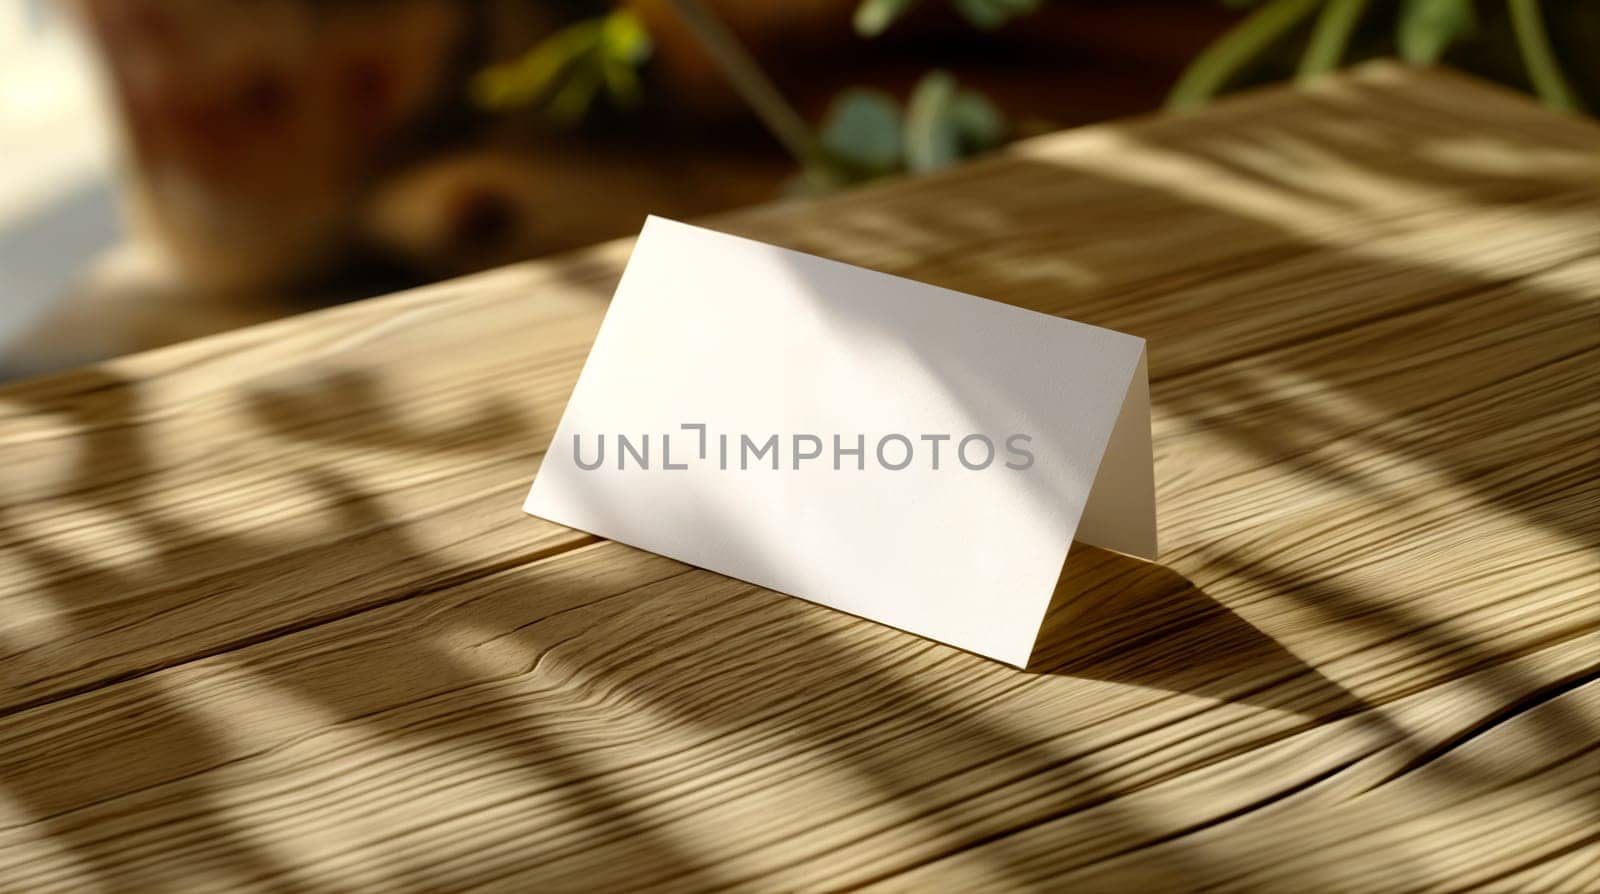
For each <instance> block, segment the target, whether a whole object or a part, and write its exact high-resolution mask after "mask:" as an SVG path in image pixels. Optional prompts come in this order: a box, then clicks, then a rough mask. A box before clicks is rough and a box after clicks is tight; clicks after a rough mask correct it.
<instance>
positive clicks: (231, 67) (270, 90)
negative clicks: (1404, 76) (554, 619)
mask: <svg viewBox="0 0 1600 894" xmlns="http://www.w3.org/2000/svg"><path fill="white" fill-rule="evenodd" d="M1378 56H1398V57H1400V58H1403V59H1405V60H1406V61H1408V62H1411V63H1415V64H1447V65H1452V66H1456V67H1460V68H1463V69H1466V70H1468V71H1471V72H1473V73H1475V74H1477V75H1479V76H1482V77H1487V78H1490V79H1493V80H1497V81H1500V82H1501V83H1504V84H1506V85H1507V86H1509V87H1511V88H1513V89H1518V90H1524V91H1527V92H1529V93H1531V94H1534V95H1536V96H1537V97H1538V98H1539V99H1540V100H1541V101H1543V102H1546V103H1547V104H1549V105H1551V106H1552V107H1555V108H1558V109H1561V110H1563V111H1565V112H1568V113H1571V114H1588V112H1589V110H1592V109H1595V108H1597V107H1600V2H1593V0H1476V2H1474V0H1229V2H1219V0H782V2H779V0H771V2H762V0H621V2H589V0H0V158H3V164H0V377H9V376H18V375H28V374H34V373H39V372H44V371H48V370H52V369H58V368H62V367H65V366H69V365H75V364H78V363H82V362H86V361H90V360H94V359H99V358H104V357H109V356H115V355H118V354H123V353H128V352H131V351H135V350H142V349H145V348H150V347H156V346H159V345H162V344H167V343H171V342H174V341H178V340H182V339H186V338H191V337H194V336H197V335H202V334H206V333H210V332H216V331H221V330H224V329H228V328H232V327H236V326H240V325H245V324H248V323H252V322H257V321H261V320H266V319H272V318H274V317H279V316H283V315H286V314H291V313H295V312H299V311H302V310H306V309H310V308H314V307H318V306H323V305H327V304H330V303H335V302H340V301H347V300H352V299H355V298H361V297H366V296H370V295H375V294H381V293H384V292H388V291H393V290H396V289H400V288H405V287H408V286H413V285H419V284H423V283H426V282H430V281H433V280H437V279H440V278H444V277H449V276H455V275H459V274H463V273H468V272H471V271H474V270H478V269H482V268H485V267H489V266H494V265H499V264H503V263H508V262H512V261H516V260H521V259H526V258H533V257H538V256H540V255H543V254H547V253H550V252H557V251H561V250H564V249H570V248H574V247H577V246H581V245H586V244H589V243H592V242H596V241H599V240H603V239H607V238H611V237H615V236H621V235H625V234H629V233H632V232H634V231H636V230H637V228H638V227H639V225H640V223H641V222H642V220H643V217H644V216H645V215H646V214H647V213H656V214H662V215H666V216H670V217H679V218H687V217H694V216H696V215H701V214H705V213H708V212H713V211H718V210H722V209H727V208H732V207H737V206H741V205H747V204H752V203H757V202H763V201H770V200H774V199H786V200H792V201H805V200H807V197H812V196H817V195H825V194H827V193H830V192H835V191H839V190H844V189H852V188H857V187H859V186H860V185H862V184H865V183H868V182H870V181H873V180H876V179H879V178H883V177H895V176H916V175H919V174H921V173H924V172H927V171H933V170H937V169H940V168H943V167H948V166H950V165H954V164H959V163H961V162H962V161H963V160H965V159H967V158H970V157H973V156H976V155H981V154H983V153H985V152H989V151H993V150H995V149H996V148H998V147H1000V146H1002V145H1004V144H1005V143H1006V142H1008V141H1011V140H1015V139H1019V138H1025V137H1027V136H1029V135H1032V134H1037V133H1043V132H1048V131H1052V130H1057V129H1060V128H1064V127H1071V126H1076V125H1081V124H1086V123H1091V122H1095V121H1101V120H1105V119H1109V118H1116V117H1121V116H1126V115H1132V114H1143V113H1158V114H1170V113H1182V111H1183V110H1184V109H1186V108H1192V107H1195V106H1200V105H1204V104H1205V103H1206V102H1209V101H1211V100H1212V99H1213V98H1214V97H1215V96H1217V95H1218V94H1220V93H1223V92H1227V91H1230V90H1234V89H1240V88H1243V87H1248V86H1252V85H1256V84H1262V83H1267V82H1272V81H1279V80H1285V79H1292V78H1300V79H1308V78H1314V77H1318V76H1320V75H1322V74H1324V73H1325V72H1327V71H1330V70H1332V69H1335V68H1338V67H1341V66H1345V65H1351V64H1356V63H1358V62H1360V61H1362V60H1365V59H1370V58H1373V57H1378Z"/></svg>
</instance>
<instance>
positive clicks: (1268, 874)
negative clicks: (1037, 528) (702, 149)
mask: <svg viewBox="0 0 1600 894" xmlns="http://www.w3.org/2000/svg"><path fill="white" fill-rule="evenodd" d="M710 223H711V224H712V225H713V226H716V227H719V228H722V229H726V230H731V231H734V232H738V233H742V234H748V235H752V236H756V237H759V238H762V239H766V240H770V241H775V242H778V243H781V244H784V245H789V246H793V247H796V248H800V249H803V250H807V251H811V252H816V253H819V254H822V255H826V256H829V257H835V258H839V259H842V260H846V261H851V262H855V263H859V264H864V265H867V266H870V267H875V268H878V269H882V270H887V271H891V272H895V273H903V274H907V275H910V276H914V277H916V278H918V279H922V280H926V281H929V282H934V283H938V284H940V285H945V286H950V287H953V288H956V289H961V290H964V291H969V292H975V293H979V294H982V295H987V296H991V297H994V298H997V299H1000V300H1004V301H1010V302H1014V303H1017V304H1023V305H1027V306H1029V307H1034V308H1038V309H1042V310H1046V311H1049V312H1053V313H1062V314H1067V315H1070V316H1072V317H1074V318H1077V319H1081V320H1085V321H1088V322H1093V323H1099V324H1103V325H1106V326H1111V327H1115V328H1117V329H1121V330H1125V331H1128V332H1132V333H1136V334H1139V335H1142V336H1145V337H1146V338H1148V339H1149V341H1150V346H1151V373H1152V378H1153V388H1154V403H1155V420H1154V426H1155V433H1156V453H1157V459H1156V472H1157V478H1158V480H1159V491H1160V506H1161V517H1162V533H1163V542H1164V544H1165V552H1164V555H1163V561H1162V563H1161V564H1159V565H1152V564H1145V563H1141V562H1138V561H1135V560H1132V559H1126V558H1122V557H1119V556H1115V555H1111V554H1108V553H1103V552H1095V551H1092V550H1086V549H1085V550H1075V551H1074V556H1075V558H1074V559H1073V560H1072V562H1071V563H1070V566H1071V567H1070V568H1069V572H1070V574H1069V576H1068V578H1067V580H1068V585H1067V586H1064V587H1063V588H1062V592H1061V593H1060V594H1059V595H1060V599H1059V603H1058V608H1057V609H1056V610H1053V613H1052V621H1051V622H1050V623H1049V624H1047V629H1046V631H1045V634H1044V636H1043V639H1042V645H1041V648H1040V650H1039V653H1038V655H1037V656H1036V657H1035V660H1034V666H1033V667H1032V668H1031V669H1030V671H1028V672H1021V671H1017V670H1014V669H1011V668H1008V667H1005V666H1002V665H1000V664H996V663H994V662H990V661H986V660H984V659H981V658H977V657H974V656H972V655H968V654H965V653H962V652H959V651H956V650H954V649H951V648H947V647H944V646H941V645H938V644H935V643H931V642H928V641H925V640H921V639H918V638H916V637H913V636H910V635H906V634H903V633H899V632H897V631H894V630H891V629H888V628H885V627H881V626H878V625H875V624H871V623H867V622H863V621H860V620H856V619H854V618H851V617H847V616H845V615H843V614H839V613H835V612H832V611H828V610H826V609H822V608H819V607H816V606H812V605H809V604H807V603H805V602H803V601H801V600H797V599H791V598H787V597H783V596H778V595H775V594H772V593H769V592H766V591H763V590H760V589H756V588H752V587H750V586H748V585H745V584H742V583H739V582H737V581H734V580H730V579H727V578H723V577H720V576H718V575H716V574H712V573H709V572H705V571H700V570H696V569H693V568H690V567H686V566H684V565H680V564H678V563H675V562H672V561H669V560H666V559H663V558H659V557H656V556H653V555H650V554H647V553H643V552H639V551H636V550H633V549H628V548H625V547H622V546H619V545H617V544H613V543H609V542H605V541H601V540H598V539H596V538H594V537H592V536H588V535H584V534H580V533H575V532H573V531H569V530H565V529H562V528H559V527H557V526H554V525H551V524H548V523H544V522H541V521H538V520H535V519H531V518H528V517H525V516H523V515H522V514H521V513H520V511H519V503H520V501H521V498H522V496H523V494H524V490H525V488H526V486H527V484H528V482H529V481H530V480H531V478H532V476H533V473H534V471H535V469H536V467H537V466H538V462H539V457H540V454H541V451H542V449H543V447H544V446H545V444H546V442H547V441H548V439H549V437H550V435H551V431H552V429H553V427H554V425H555V423H556V421H557V417H558V415H559V414H560V412H561V409H562V407H563V405H564V402H565V400H566V398H567V395H568V392H569V390H570V389H571V387H572V384H573V382H574V379H575V377H576V375H577V373H578V370H579V367H580V365H581V364H582V362H583V359H584V356H585V353H586V350H587V348H588V345H589V343H590V340H591V338H592V336H593V334H594V332H595V328H596V326H597V325H598V323H599V321H600V318H601V315H602V313H603V312H604V310H605V306H606V299H607V296H608V295H609V294H610V292H611V290H612V287H613V285H614V283H615V280H616V278H617V274H618V271H619V269H620V266H621V264H622V262H623V260H624V259H625V257H626V255H627V252H628V244H627V243H626V242H618V243H613V244H607V245H602V246H599V247H597V248H594V249H592V250H587V251H583V252H580V253H577V254H574V255H570V256H567V257H564V258H559V259H556V260H553V261H542V262H538V263H532V264H527V265H524V266H520V267H515V268H511V269H506V270H501V271H497V272H494V273H491V274H488V275H484V276H478V277H474V278H471V279H467V280H462V281H459V282H453V283H448V284H445V285H441V286H437V287H434V288H429V289H424V290H421V291H418V292H415V293H409V294H402V295H397V296H394V297H390V298H384V299H381V300H377V301H371V302H367V303H363V304H359V305H352V306H347V307H343V308H338V309H335V310H332V311H327V312H321V313H316V314H311V315H309V316H304V317H300V318H296V319H291V320H287V321H284V322H281V323H276V324H269V325H265V326H260V327H256V328H250V329H245V330H241V331H238V332H234V333H232V334H228V335H222V336H218V337H213V338H208V339H204V340H201V341H195V342H191V343H188V344H185V345H181V346H178V347H175V348H171V349H166V350H161V351H158V352H155V353H149V354H144V355H139V356H135V357H130V358H127V359H124V360H119V361H115V362H112V363H107V364H104V365H101V366H97V367H92V368H88V369H82V370H79V371H77V372H73V373H70V374H67V375H64V376H60V377H55V378H49V379H43V380H38V381H34V382H29V383H24V384H20V385H15V386H12V387H10V388H7V389H5V390H3V391H0V494H3V495H4V500H3V506H0V654H3V656H4V657H3V660H0V888H4V889H5V890H16V891H23V890H26V891H36V890H43V889H52V888H54V889H61V890H71V891H82V890H92V889H95V888H105V889H112V890H128V889H151V888H154V889H180V888H181V889H190V888H205V887H240V888H298V889H306V890H328V891H334V890H350V889H357V888H372V889H379V890H424V889H427V890H433V889H455V888H464V887H472V886H484V887H490V888H506V889H511V890H537V891H550V890H562V889H570V890H585V891H598V890H611V889H621V888H624V887H629V886H639V887H642V886H646V885H650V886H659V887H661V888H669V889H670V888H683V889H702V888H719V887H726V888H744V889H758V890H787V889H825V888H826V889H834V888H853V887H858V886H866V887H878V888H883V889H889V890H907V891H930V890H960V891H965V890H971V889H976V888H995V889H1030V888H1045V889H1049V890H1075V891H1085V890H1122V889H1126V890H1152V889H1188V888H1193V887H1199V886H1215V887H1218V888H1226V889H1277V890H1290V891H1335V890H1338V891H1376V890H1389V889H1406V890H1420V889H1443V888H1450V889H1454V888H1458V887H1462V886H1483V887H1486V888H1490V889H1493V890H1513V889H1528V890H1558V891H1577V890H1585V889H1587V890H1600V558H1597V555H1600V524H1597V514H1596V513H1597V507H1600V471H1597V469H1600V466H1597V459H1600V454H1597V445H1600V409H1597V404H1596V401H1597V395H1600V390H1597V363H1600V354H1597V352H1596V347H1597V345H1600V316H1597V307H1600V304H1597V298H1600V129H1597V128H1596V127H1595V125H1594V124H1593V123H1592V122H1588V121H1581V120H1578V119H1573V118H1563V117H1558V116H1556V115H1554V114H1551V113H1548V112H1545V111H1543V110H1541V109H1539V108H1537V107H1536V106H1534V105H1533V104H1532V103H1531V102H1528V101H1526V100H1524V99H1522V98H1520V97H1516V96H1513V95H1511V94H1509V93H1505V92H1502V91H1499V90H1497V89H1493V88H1489V87H1486V86H1482V85H1479V84H1476V83H1471V82H1468V81H1466V80H1463V79H1460V78H1457V77H1455V76H1449V75H1443V74H1426V73H1416V72H1412V71H1407V70H1403V69H1401V68H1398V67H1393V66H1387V65H1384V66H1377V67H1369V68H1366V69H1363V70H1361V71H1359V72H1358V73H1356V74H1354V75H1351V76H1347V77H1344V78H1341V79H1335V80H1330V81H1325V82H1322V83H1321V84H1320V85H1318V86H1316V87H1315V88H1313V89H1310V90H1307V91H1304V92H1294V91H1288V90H1282V91H1273V92H1266V93H1261V94H1257V95H1253V96H1249V97H1245V98H1241V99H1238V100H1235V101H1230V102H1225V103H1223V104H1221V105H1219V106H1217V107H1215V108H1213V109H1211V110H1209V111H1206V112H1203V113H1201V114H1198V115H1194V116H1190V117H1167V118H1156V119H1152V120H1148V121H1140V122H1135V123H1132V124H1126V125H1117V126H1110V127H1097V128H1091V129H1086V130H1081V131H1075V132H1069V133H1064V134H1061V135H1057V136H1052V137H1047V138H1043V139H1038V140H1033V141H1030V142H1025V143H1022V144H1020V145H1018V146H1016V147H1015V148H1014V149H1012V150H1011V151H1008V152H1006V153H1004V154H1003V155H1001V156H999V157H996V158H993V159H991V160H987V161H984V162H981V163H978V164H974V165H971V166H968V167H965V168H962V169H960V170H957V171H954V172H952V173H949V174H947V175H943V176H938V177H931V178H927V179H922V180H914V181H906V182H899V183H893V184H890V185H887V186H884V187H881V188H873V189H867V190H863V191H859V192H854V193H850V194H848V195H843V196H840V197H838V198H834V199H830V200H827V201H824V202H819V203H815V204H790V205H776V206H771V207H765V208H758V209H755V210H752V211H748V212H742V213H738V214H733V215H729V216H726V217H721V218H717V219H714V220H712V221H710ZM1068 618H1070V620H1067V619H1068Z"/></svg>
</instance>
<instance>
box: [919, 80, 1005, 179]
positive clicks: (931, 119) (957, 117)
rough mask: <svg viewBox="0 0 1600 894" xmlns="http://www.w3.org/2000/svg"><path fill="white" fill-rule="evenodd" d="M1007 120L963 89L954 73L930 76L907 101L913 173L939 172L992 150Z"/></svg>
mask: <svg viewBox="0 0 1600 894" xmlns="http://www.w3.org/2000/svg"><path fill="white" fill-rule="evenodd" d="M1004 136H1005V119H1004V117H1003V116H1002V115H1001V114H1000V111H999V110H998V109H996V108H995V107H994V105H993V104H992V103H990V102H989V100H987V99H985V98H984V97H983V96H982V95H981V94H979V93H977V92H975V91H972V90H961V89H958V88H957V86H956V80H955V78H953V77H951V76H950V73H949V72H944V71H934V72H929V73H928V74H927V75H925V76H924V77H923V78H922V80H920V81H918V82H917V86H916V87H915V88H913V89H912V91H911V99H910V100H909V101H908V102H907V103H906V124H905V158H906V167H907V168H908V169H910V170H912V171H917V172H921V171H934V170H938V169H939V168H945V167H949V166H950V165H953V164H955V163H956V162H958V161H960V160H961V159H963V158H965V157H967V156H969V155H974V154H976V153H979V152H982V151H984V150H987V149H992V148H994V147H995V146H997V145H999V144H1000V141H1001V140H1002V138H1004Z"/></svg>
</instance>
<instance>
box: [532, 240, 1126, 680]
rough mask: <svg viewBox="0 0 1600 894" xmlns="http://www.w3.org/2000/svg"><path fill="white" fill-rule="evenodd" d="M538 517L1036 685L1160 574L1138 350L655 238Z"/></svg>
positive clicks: (823, 264) (612, 317) (969, 305)
mask: <svg viewBox="0 0 1600 894" xmlns="http://www.w3.org/2000/svg"><path fill="white" fill-rule="evenodd" d="M524 508H525V510H526V511H527V512H529V513H531V514H533V515H537V516H540V517H542V518H546V519H549V520H551V521H553V522H557V523H559V524H563V525H567V526H570V527H573V528H579V529H581V530H584V531H589V532H591V533H594V534H598V535H600V536H602V537H606V538H609V539H612V540H616V541H619V542H621V543H625V544H629V545H632V546H636V547H639V548H641V549H646V550H650V551H652V552H656V553H660V554H662V555H665V556H669V557H671V558H674V559H678V560H681V561H683V562H687V563H690V564H693V565H698V566H701V567H703V568H708V569H710V570H712V571H717V572H720V573H722V574H726V575H729V576H731V577H735V578H739V579H741V580H744V581H748V582H750V583H753V584H759V585H761V586H763V587H767V588H769V589H772V590H777V591H779V592H782V593H787V594H790V595H793V596H799V597H802V598H804V599H808V600H810V601H812V602H817V603H821V604H822V605H826V606H831V607H833V608H836V609H840V610H843V611H846V612H850V613H853V614H856V615H860V616H862V617H864V618H870V619H872V620H874V621H878V622H881V623H884V624H889V625H892V626H894V627H898V628H900V629H902V630H907V631H910V632H912V633H916V634H920V635H922V636H925V637H929V638H932V639H936V640H939V641H941V642H944V643H948V644H950V645H952V646H957V647H960V648H962V649H967V650H970V651H973V652H977V653H979V654H982V655H987V656H989V657H991V658H996V659H999V660H1001V661H1005V662H1008V663H1011V664H1014V665H1017V666H1025V665H1026V664H1027V662H1028V658H1029V655H1030V654H1031V652H1032V651H1033V645H1034V641H1035V639H1036V638H1037V637H1038V633H1039V627H1040V624H1041V622H1042V621H1043V618H1044V614H1045V611H1046V609H1047V608H1048V606H1049V602H1050V597H1051V593H1052V591H1053V590H1054V588H1055V584H1056V580H1057V577H1058V575H1059V574H1060V572H1061V568H1062V565H1063V562H1064V561H1065V559H1066V554H1067V550H1068V548H1069V547H1070V546H1071V544H1072V541H1073V539H1074V537H1076V538H1077V539H1079V540H1081V541H1083V542H1086V543H1091V544H1094V545H1097V546H1103V547H1106V548H1108V549H1113V550H1118V551H1120V552H1125V553H1130V554H1133V555H1137V556H1142V557H1145V558H1149V559H1154V558H1155V552H1156V536H1155V488H1154V480H1153V474H1152V456H1151V445H1150V404H1149V386H1148V383H1147V378H1146V369H1145V353H1144V341H1143V340H1142V339H1138V338H1134V337H1132V336H1128V335H1123V334H1121V333H1117V332H1112V331H1110V330H1106V329H1100V328H1097V327H1094V326H1086V325H1084V324H1081V323H1075V322H1072V321H1070V320H1064V319H1060V318H1058V317H1052V316H1047V315H1044V314H1039V313H1034V312H1032V311H1028V310H1022V309H1019V308H1016V307H1012V306H1009V305H1005V304H999V303H997V302H993V301H987V300H984V299H982V298H976V297H973V296H971V295H964V294H961V293H959V292H954V291H951V290H949V289H941V288H937V287H934V286H930V285H924V284H922V283H918V282H914V281H912V280H909V279H902V278H900V277H895V276H888V275H886V274H882V273H876V272H873V271H870V270H864V269H861V268H859V267H852V266H849V265H846V264H840V263H837V262H834V261H828V260H824V259H822V258H817V257H813V256H811V255H806V254H801V253H799V252H794V251H790V250H788V249H783V248H777V247H775V246H771V245H766V244H763V243H760V242H754V241H751V240H748V239H741V238H738V237H735V236H728V235H724V234H721V233H716V232H713V231H710V230H705V229H701V228H699V227H693V226H689V225H686V224H681V223H676V222H673V221H669V220H663V219H661V218H654V217H653V218H651V219H650V220H649V221H647V222H646V224H645V227H644V231H643V232H642V233H641V234H640V236H639V240H638V243H637V245H636V246H635V248H634V250H633V256H632V258H631V259H630V260H629V262H628V267H627V270H626V272H625V273H624V274H623V277H622V282H621V284H620V285H619V286H618V287H617V292H616V296H615V297H614V298H613V299H612V303H611V307H610V310H609V311H608V312H607V314H606V318H605V322H604V323H603V324H602V326H601V329H600V333H599V336H598V337H597V338H596V340H595V343H594V348H593V349H592V350H591V352H590V354H589V359H588V361H587V363H586V364H585V366H584V368H583V373H582V375H581V376H580V378H579V380H578V384H577V388H576V389H575V390H574V391H573V394H572V399H571V402H570V403H569V404H568V405H567V409H566V413H565V415H563V416H562V418H561V424H560V427H559V428H558V429H557V431H556V435H555V440H554V442H553V443H552V444H551V445H550V449H549V452H548V453H547V454H546V456H545V460H544V464H543V466H542V467H541V468H540V470H539V474H538V478H537V480H535V481H534V484H533V490H532V492H531V493H530V494H529V495H528V500H527V504H526V505H525V507H524Z"/></svg>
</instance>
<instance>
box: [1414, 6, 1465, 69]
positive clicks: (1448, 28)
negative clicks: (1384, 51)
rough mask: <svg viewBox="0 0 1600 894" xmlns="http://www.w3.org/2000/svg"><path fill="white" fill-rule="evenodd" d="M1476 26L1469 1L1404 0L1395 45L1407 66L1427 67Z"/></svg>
mask: <svg viewBox="0 0 1600 894" xmlns="http://www.w3.org/2000/svg"><path fill="white" fill-rule="evenodd" d="M1476 26H1477V19H1476V16H1475V14H1474V13H1473V10H1472V0H1405V2H1404V3H1403V4H1402V5H1401V7H1400V22H1399V26H1398V28H1397V30H1396V32H1395V43H1396V44H1397V45H1398V46H1399V48H1400V56H1401V58H1403V59H1405V60H1406V61H1407V62H1410V63H1413V64H1416V65H1431V64H1433V63H1435V62H1438V61H1439V57H1440V56H1443V55H1444V51H1445V50H1446V49H1448V48H1449V46H1450V44H1452V43H1454V42H1455V41H1457V40H1459V39H1460V38H1462V37H1465V36H1466V35H1468V34H1470V33H1471V32H1472V29H1473V28H1474V27H1476Z"/></svg>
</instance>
